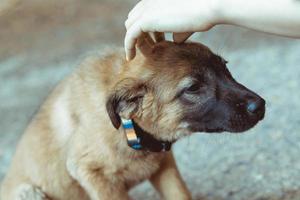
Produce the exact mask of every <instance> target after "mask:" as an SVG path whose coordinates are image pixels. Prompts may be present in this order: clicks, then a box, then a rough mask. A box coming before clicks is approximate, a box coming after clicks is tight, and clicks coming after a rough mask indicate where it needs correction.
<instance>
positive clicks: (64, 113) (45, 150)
mask: <svg viewBox="0 0 300 200" xmlns="http://www.w3.org/2000/svg"><path fill="white" fill-rule="evenodd" d="M121 55H122V54H121ZM121 55H120V51H119V50H110V51H109V52H108V53H106V54H104V55H94V56H90V57H88V58H87V59H86V60H85V61H84V62H83V63H82V64H81V65H80V66H79V68H78V69H76V70H75V72H74V73H73V74H71V75H70V76H69V77H67V78H66V79H64V80H63V81H62V82H61V83H60V84H59V85H58V86H57V87H56V88H55V89H54V90H53V92H52V93H51V95H50V96H49V97H48V98H47V100H46V101H45V103H44V104H43V105H42V106H41V108H40V110H39V112H38V113H37V114H36V116H35V117H34V118H33V120H32V121H31V123H30V125H29V126H28V128H27V130H26V131H25V133H24V134H23V136H22V138H21V140H20V142H19V144H18V146H17V150H16V153H15V156H14V157H13V160H12V164H11V167H10V169H9V171H8V173H7V175H6V177H5V179H4V182H3V184H2V187H1V199H3V200H9V199H13V196H14V195H15V193H17V192H18V189H17V188H20V187H22V185H24V184H32V185H35V186H39V187H41V189H42V190H44V191H45V192H46V193H50V194H51V195H53V196H54V197H57V198H58V199H61V197H63V199H83V200H84V199H88V197H87V196H86V194H85V192H84V191H83V190H82V189H81V187H80V186H79V185H77V183H76V182H75V181H74V180H73V179H72V178H71V177H70V175H69V174H68V172H67V169H66V157H67V151H68V144H69V142H70V140H72V136H73V134H74V132H75V131H76V129H78V128H79V127H80V126H84V124H85V123H87V122H86V121H87V120H88V119H90V118H91V115H92V113H95V112H94V111H95V109H97V110H98V112H106V111H105V106H104V105H105V103H104V102H105V99H106V94H107V88H109V87H110V85H111V84H113V83H114V81H115V79H114V76H117V75H118V73H120V71H121V70H120V67H121V65H122V64H123V62H124V59H123V55H122V56H121ZM96 101H97V102H98V103H96ZM99 103H100V104H101V105H103V106H101V105H100V104H99ZM95 105H100V106H98V107H97V108H95ZM101 120H103V119H101Z"/></svg>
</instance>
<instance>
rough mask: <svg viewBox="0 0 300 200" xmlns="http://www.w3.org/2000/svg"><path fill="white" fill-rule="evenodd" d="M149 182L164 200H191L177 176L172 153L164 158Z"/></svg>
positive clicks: (177, 172)
mask: <svg viewBox="0 0 300 200" xmlns="http://www.w3.org/2000/svg"><path fill="white" fill-rule="evenodd" d="M150 181H151V183H152V184H153V186H154V187H155V188H156V190H158V191H159V193H160V194H161V195H162V197H163V198H164V199H165V200H173V199H177V200H190V199H192V197H191V194H190V192H189V191H188V189H187V187H186V186H185V183H184V181H183V180H182V178H181V176H180V174H179V171H178V169H177V166H176V163H175V160H174V157H173V154H172V152H170V153H168V155H167V156H166V157H165V158H164V160H163V161H162V163H161V167H160V169H159V170H158V171H157V172H156V173H155V174H154V175H153V176H152V177H151V178H150Z"/></svg>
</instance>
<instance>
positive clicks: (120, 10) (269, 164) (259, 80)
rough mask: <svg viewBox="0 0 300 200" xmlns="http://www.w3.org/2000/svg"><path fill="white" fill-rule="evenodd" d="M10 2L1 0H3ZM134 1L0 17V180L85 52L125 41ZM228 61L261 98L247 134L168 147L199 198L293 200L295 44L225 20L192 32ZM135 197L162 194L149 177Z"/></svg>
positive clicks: (79, 0) (297, 110) (77, 3)
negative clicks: (261, 116)
mask: <svg viewBox="0 0 300 200" xmlns="http://www.w3.org/2000/svg"><path fill="white" fill-rule="evenodd" d="M7 1H8V0H7ZM135 2H136V1H133V0H132V1H131V0H102V1H101V0H98V1H97V0H64V1H59V0H51V1H38V0H27V1H21V2H20V3H19V4H18V5H17V7H16V8H14V9H13V10H11V11H10V12H9V13H6V14H5V15H2V16H0V44H1V46H0V102H1V104H0V181H1V179H2V178H3V176H4V174H5V171H6V170H7V168H8V166H9V162H10V159H11V157H12V155H13V152H14V149H15V145H16V143H17V141H18V138H19V137H20V136H21V134H22V132H23V130H24V129H25V127H26V125H27V124H28V122H29V121H30V119H31V117H32V115H33V114H34V113H35V112H36V111H37V109H38V107H39V105H40V104H41V103H42V102H43V100H44V99H45V98H46V97H47V95H48V94H49V92H50V91H51V89H52V88H53V87H54V86H55V84H56V83H57V82H58V81H59V80H61V79H62V78H63V77H64V76H66V75H67V74H69V73H70V72H71V71H72V70H73V69H74V68H75V67H76V64H78V62H79V61H80V60H82V59H83V58H84V57H85V55H87V54H89V53H90V52H94V51H101V49H103V48H104V47H105V46H111V45H117V46H122V45H123V36H124V33H125V28H124V25H123V24H124V20H125V18H126V15H127V13H128V11H129V10H130V8H131V7H132V6H133V5H134V4H135ZM193 39H194V40H196V41H199V42H203V43H204V44H206V45H208V46H209V47H210V48H212V49H213V50H214V51H216V52H217V53H219V54H221V55H222V56H224V57H225V59H226V60H228V61H229V64H228V65H229V68H230V70H231V72H232V73H233V75H234V77H235V78H236V79H237V80H238V81H240V82H241V83H243V84H245V85H246V86H248V87H249V88H251V89H252V90H254V91H256V92H257V93H259V94H260V95H261V96H263V97H264V98H265V99H266V101H267V111H266V117H265V120H264V121H262V122H260V123H259V124H258V125H257V126H256V127H255V128H253V129H252V130H250V131H248V132H247V133H245V134H240V135H231V134H222V135H219V134H218V135H214V134H203V133H199V134H197V135H194V136H192V137H189V138H185V139H183V140H181V141H179V142H178V143H177V144H175V146H174V152H175V155H176V159H177V162H178V165H179V168H180V171H181V173H182V176H183V178H184V179H185V181H186V182H187V184H188V187H189V189H190V190H191V191H192V193H193V197H194V199H196V200H200V199H205V200H263V199H264V200H282V199H284V200H299V199H300V182H299V180H300V159H299V155H300V106H299V105H300V93H299V86H300V41H299V40H295V39H287V38H280V37H277V36H271V35H266V34H262V33H257V32H253V31H250V30H246V29H241V28H237V27H231V26H219V27H216V28H214V29H213V30H211V31H209V32H206V33H202V34H198V35H196V36H194V37H193ZM131 195H132V197H133V198H134V199H137V200H138V199H141V200H142V199H143V200H154V199H159V197H158V195H157V194H156V193H155V191H154V189H153V188H152V187H151V186H150V184H149V183H147V182H146V183H144V184H142V185H140V186H138V187H137V188H135V189H134V190H133V191H131Z"/></svg>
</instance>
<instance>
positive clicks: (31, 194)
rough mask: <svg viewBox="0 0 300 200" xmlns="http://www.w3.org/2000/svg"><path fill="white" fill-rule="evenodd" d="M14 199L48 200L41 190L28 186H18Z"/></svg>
mask: <svg viewBox="0 0 300 200" xmlns="http://www.w3.org/2000/svg"><path fill="white" fill-rule="evenodd" d="M15 197H16V198H15V200H50V199H49V198H48V197H47V196H46V194H45V193H44V192H43V191H42V190H41V189H39V188H38V187H35V186H33V185H30V184H22V185H20V186H19V187H18V189H17V192H16V196H15Z"/></svg>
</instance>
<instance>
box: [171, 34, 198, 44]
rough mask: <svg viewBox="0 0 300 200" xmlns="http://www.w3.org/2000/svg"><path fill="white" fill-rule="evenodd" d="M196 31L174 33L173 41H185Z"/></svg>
mask: <svg viewBox="0 0 300 200" xmlns="http://www.w3.org/2000/svg"><path fill="white" fill-rule="evenodd" d="M193 33H194V32H184V33H173V41H174V42H176V43H183V42H185V41H186V40H187V39H188V38H189V37H190V36H191V35H192V34H193Z"/></svg>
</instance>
